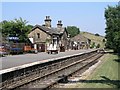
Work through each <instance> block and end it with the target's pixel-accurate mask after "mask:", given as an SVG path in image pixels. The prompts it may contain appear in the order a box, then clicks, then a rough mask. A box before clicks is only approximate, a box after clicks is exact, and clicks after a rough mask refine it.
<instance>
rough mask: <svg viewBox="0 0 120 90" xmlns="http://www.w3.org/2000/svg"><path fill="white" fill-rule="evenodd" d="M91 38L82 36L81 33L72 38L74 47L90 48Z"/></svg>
mask: <svg viewBox="0 0 120 90" xmlns="http://www.w3.org/2000/svg"><path fill="white" fill-rule="evenodd" d="M90 42H91V40H90V39H88V38H86V37H84V36H82V35H81V34H78V35H76V36H75V37H73V38H71V46H72V49H88V48H90Z"/></svg>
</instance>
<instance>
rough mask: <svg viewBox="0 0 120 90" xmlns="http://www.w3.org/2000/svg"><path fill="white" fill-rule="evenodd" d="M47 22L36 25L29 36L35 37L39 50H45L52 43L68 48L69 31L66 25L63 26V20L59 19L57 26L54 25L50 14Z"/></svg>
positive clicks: (34, 40) (46, 19) (34, 41)
mask: <svg viewBox="0 0 120 90" xmlns="http://www.w3.org/2000/svg"><path fill="white" fill-rule="evenodd" d="M44 21H45V24H43V25H35V26H34V27H33V29H32V31H31V32H30V33H29V34H28V37H29V38H32V39H33V43H34V44H35V47H36V49H37V50H38V51H41V52H45V51H46V49H47V46H49V45H50V44H52V45H53V46H54V45H56V46H58V47H59V48H60V47H63V48H64V49H65V50H66V49H67V44H68V39H67V38H68V32H67V30H66V28H65V27H62V25H63V24H62V21H58V23H57V27H52V25H51V21H52V20H51V19H50V16H46V18H45V20H44Z"/></svg>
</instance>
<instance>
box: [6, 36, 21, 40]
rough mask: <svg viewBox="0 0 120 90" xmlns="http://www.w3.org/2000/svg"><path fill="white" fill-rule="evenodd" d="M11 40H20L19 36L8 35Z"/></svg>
mask: <svg viewBox="0 0 120 90" xmlns="http://www.w3.org/2000/svg"><path fill="white" fill-rule="evenodd" d="M8 39H9V40H19V38H18V37H8Z"/></svg>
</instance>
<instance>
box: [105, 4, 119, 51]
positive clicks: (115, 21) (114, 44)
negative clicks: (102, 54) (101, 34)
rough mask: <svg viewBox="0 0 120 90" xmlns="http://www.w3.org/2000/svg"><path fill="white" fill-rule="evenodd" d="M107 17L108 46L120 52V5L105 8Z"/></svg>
mask: <svg viewBox="0 0 120 90" xmlns="http://www.w3.org/2000/svg"><path fill="white" fill-rule="evenodd" d="M105 18H106V31H105V33H106V36H105V37H106V39H107V40H106V48H110V49H113V50H114V51H115V52H119V53H120V6H119V5H116V6H115V7H112V6H108V8H106V9H105Z"/></svg>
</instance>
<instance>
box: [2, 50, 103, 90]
mask: <svg viewBox="0 0 120 90" xmlns="http://www.w3.org/2000/svg"><path fill="white" fill-rule="evenodd" d="M101 56H102V53H100V52H93V53H89V54H83V55H77V56H73V57H67V59H65V58H64V59H65V60H61V59H60V60H57V61H56V62H54V63H53V62H51V63H50V64H45V65H43V66H42V67H41V66H37V68H35V67H33V68H32V71H30V70H29V69H30V68H28V71H27V69H26V71H25V72H24V73H25V74H23V73H21V74H22V75H20V77H15V78H13V79H10V80H6V82H4V83H2V84H3V85H2V87H1V88H2V89H6V88H9V89H18V88H41V89H49V88H51V87H53V86H54V85H55V84H57V83H59V82H60V81H64V80H65V78H67V77H69V76H71V75H73V74H75V73H77V72H78V71H80V72H81V71H82V72H83V69H85V68H86V67H90V66H91V65H92V64H94V63H96V62H97V59H98V58H99V57H101Z"/></svg>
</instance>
